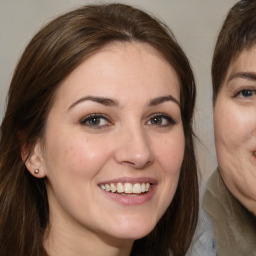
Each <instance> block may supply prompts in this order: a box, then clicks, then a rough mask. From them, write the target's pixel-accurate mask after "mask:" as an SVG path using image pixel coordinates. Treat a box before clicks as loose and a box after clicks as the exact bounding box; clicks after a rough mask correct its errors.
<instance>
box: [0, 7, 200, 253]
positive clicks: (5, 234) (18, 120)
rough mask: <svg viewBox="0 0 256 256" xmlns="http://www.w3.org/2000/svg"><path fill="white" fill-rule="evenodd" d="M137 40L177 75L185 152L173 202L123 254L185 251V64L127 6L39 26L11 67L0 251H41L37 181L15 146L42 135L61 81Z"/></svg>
mask: <svg viewBox="0 0 256 256" xmlns="http://www.w3.org/2000/svg"><path fill="white" fill-rule="evenodd" d="M115 41H121V42H132V41H137V42H142V43H147V44H149V45H151V46H153V47H154V48H155V49H156V50H157V51H158V52H160V53H161V54H162V55H163V57H164V58H165V59H166V60H167V61H168V62H169V63H170V64H171V65H172V66H173V68H174V69H175V70H176V73H177V75H178V77H179V79H180V87H181V88H180V102H181V116H182V121H183V128H184V134H185V143H186V146H185V153H184V160H183V163H182V168H181V172H180V179H179V183H178V188H177V191H176V193H175V196H174V199H173V201H172V203H171V205H170V206H169V208H168V209H167V211H166V213H165V215H164V216H163V217H162V218H161V220H160V221H159V223H158V225H157V226H156V227H155V229H154V230H153V231H152V233H151V234H149V235H148V236H146V237H145V238H142V239H139V240H137V241H135V243H134V246H133V250H132V254H131V255H155V256H156V255H161V256H164V255H169V252H170V251H172V252H173V255H175V256H183V255H185V253H186V251H187V249H188V247H189V245H190V242H191V239H192V236H193V233H194V230H195V226H196V223H197V215H198V182H197V167H196V160H195V154H194V147H193V130H192V116H193V110H194V104H195V83H194V77H193V73H192V70H191V67H190V64H189V62H188V60H187V58H186V56H185V54H184V52H183V51H182V49H181V48H180V47H179V45H178V44H177V42H176V41H175V38H174V36H173V35H172V33H171V31H170V30H169V29H168V28H167V27H166V26H165V25H164V24H163V23H161V22H160V21H157V20H156V19H154V18H152V17H151V16H149V15H148V14H146V13H145V12H143V11H140V10H138V9H135V8H133V7H131V6H128V5H123V4H109V5H89V6H85V7H82V8H79V9H77V10H74V11H71V12H69V13H67V14H64V15H62V16H60V17H58V18H56V19H55V20H54V21H52V22H50V23H49V24H48V25H46V26H45V27H44V28H42V29H41V30H40V31H39V32H38V33H37V34H36V35H35V37H34V38H33V39H32V40H31V42H30V43H29V44H28V46H27V48H26V49H25V51H24V53H23V55H22V57H21V59H20V61H19V63H18V65H17V68H16V70H15V73H14V76H13V79H12V82H11V85H10V89H9V94H8V105H7V109H6V113H5V116H4V119H3V122H2V125H1V141H0V255H23V256H27V255H33V256H44V255H47V253H46V251H45V250H44V248H43V236H44V232H45V229H46V227H47V225H48V218H49V212H48V211H49V210H48V200H47V191H46V187H45V183H44V180H42V179H36V178H34V177H33V176H32V175H30V173H29V172H28V171H27V169H26V166H25V164H24V162H23V161H22V159H21V157H20V152H21V147H23V146H24V145H26V144H29V145H33V144H34V143H35V141H36V140H37V139H38V138H40V137H41V136H42V135H43V134H44V129H45V124H46V118H47V115H48V112H49V110H50V108H51V105H52V102H53V100H54V94H55V92H56V90H57V88H58V86H59V85H60V84H61V82H62V81H63V80H64V79H65V78H66V77H67V76H68V75H69V74H70V73H71V72H72V71H73V70H74V69H75V68H76V67H77V66H79V64H81V63H82V62H83V61H84V60H85V59H86V58H87V57H88V56H90V55H92V54H94V53H95V52H97V51H98V50H100V49H101V48H102V47H104V46H105V45H106V44H108V43H111V42H115Z"/></svg>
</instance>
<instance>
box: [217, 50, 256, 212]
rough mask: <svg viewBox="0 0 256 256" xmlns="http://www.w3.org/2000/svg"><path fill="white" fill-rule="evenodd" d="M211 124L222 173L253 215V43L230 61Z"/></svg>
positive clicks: (255, 84) (255, 164) (255, 208)
mask: <svg viewBox="0 0 256 256" xmlns="http://www.w3.org/2000/svg"><path fill="white" fill-rule="evenodd" d="M214 126H215V143H216V150H217V158H218V163H219V168H220V172H221V175H222V177H223V179H224V181H225V183H226V185H227V187H228V188H229V190H230V191H231V193H232V194H233V195H234V196H235V197H236V198H237V199H238V200H239V201H240V202H241V203H242V204H243V205H244V206H245V207H246V208H247V209H249V210H250V211H251V212H252V213H253V214H254V215H256V200H255V199H256V47H253V48H252V49H250V50H244V51H243V52H242V53H241V54H240V56H239V57H238V58H237V59H236V60H235V61H234V62H233V63H231V65H230V67H229V69H228V72H227V75H226V78H225V80H224V83H223V85H222V87H221V89H220V92H219V94H218V96H217V101H216V104H215V108H214Z"/></svg>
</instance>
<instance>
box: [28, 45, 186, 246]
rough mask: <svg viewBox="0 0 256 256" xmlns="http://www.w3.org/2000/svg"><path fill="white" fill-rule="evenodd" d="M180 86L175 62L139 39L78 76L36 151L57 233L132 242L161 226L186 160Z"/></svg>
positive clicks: (101, 55)
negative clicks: (160, 221)
mask: <svg viewBox="0 0 256 256" xmlns="http://www.w3.org/2000/svg"><path fill="white" fill-rule="evenodd" d="M179 88H180V86H179V79H178V77H177V75H176V72H175V71H174V69H173V68H172V67H171V66H170V64H169V63H168V62H167V61H166V60H165V59H164V58H162V57H161V56H160V55H159V54H158V53H157V52H156V51H155V50H154V49H153V48H152V47H150V46H149V45H146V44H139V43H127V44H121V43H115V44H111V45H108V46H106V47H104V48H103V49H102V50H101V51H99V52H97V53H96V54H94V55H93V56H91V57H90V58H88V59H87V60H85V61H84V62H83V63H82V64H81V65H80V66H78V67H77V68H76V69H75V70H74V71H73V72H72V73H71V75H69V77H68V78H67V79H66V80H65V81H64V82H63V83H62V85H61V86H60V88H59V89H58V91H57V94H56V97H55V101H54V104H53V107H52V108H51V110H50V112H49V116H48V119H47V124H46V129H45V134H44V138H43V140H42V142H41V150H37V152H39V153H38V156H39V157H37V158H38V159H40V166H37V168H39V169H40V175H41V176H40V177H42V176H44V175H45V176H46V180H47V191H48V199H49V207H50V225H51V229H52V231H51V230H50V235H51V232H54V230H55V232H57V231H56V230H57V229H58V228H59V227H61V230H62V232H61V233H62V234H63V233H65V235H66V236H70V237H72V239H73V240H75V239H74V238H75V237H76V238H77V240H79V238H78V237H80V238H81V237H82V236H84V235H86V237H87V239H90V237H94V241H95V236H96V237H101V238H103V237H105V238H106V237H108V238H114V239H122V240H126V241H130V242H129V243H132V242H133V240H135V239H138V238H141V237H143V236H145V235H147V234H148V233H149V232H150V231H152V229H153V228H154V227H155V225H156V224H157V222H158V221H159V219H160V218H161V217H162V215H163V214H164V212H165V211H166V209H167V207H168V206H169V205H170V203H171V201H172V198H173V196H174V193H175V190H176V187H177V184H178V179H179V173H180V168H181V164H182V160H183V154H184V134H183V126H182V121H181V113H180V107H179V98H180V89H179ZM39 145H40V144H37V146H36V148H39V147H38V146H39ZM28 169H29V168H28ZM30 169H31V168H30Z"/></svg>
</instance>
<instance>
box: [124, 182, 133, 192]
mask: <svg viewBox="0 0 256 256" xmlns="http://www.w3.org/2000/svg"><path fill="white" fill-rule="evenodd" d="M124 193H125V194H131V193H132V184H131V183H124Z"/></svg>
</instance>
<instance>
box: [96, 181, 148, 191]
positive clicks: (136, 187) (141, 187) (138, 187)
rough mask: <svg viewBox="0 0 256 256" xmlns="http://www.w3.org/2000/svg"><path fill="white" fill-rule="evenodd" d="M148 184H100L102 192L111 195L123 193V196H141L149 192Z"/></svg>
mask: <svg viewBox="0 0 256 256" xmlns="http://www.w3.org/2000/svg"><path fill="white" fill-rule="evenodd" d="M150 187H151V185H150V183H135V184H132V183H128V182H126V183H124V184H122V183H121V182H118V183H117V184H116V185H115V184H114V183H110V184H100V188H101V189H102V190H106V191H107V192H112V193H120V194H122V193H125V194H141V193H145V192H148V191H149V190H150Z"/></svg>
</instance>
